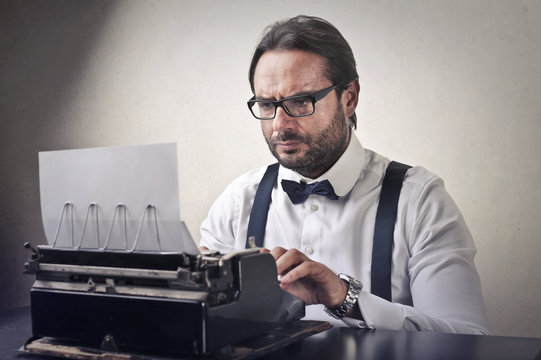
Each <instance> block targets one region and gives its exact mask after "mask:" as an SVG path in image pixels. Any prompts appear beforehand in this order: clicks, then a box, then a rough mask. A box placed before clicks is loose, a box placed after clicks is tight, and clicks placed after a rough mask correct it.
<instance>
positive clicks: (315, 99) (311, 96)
mask: <svg viewBox="0 0 541 360" xmlns="http://www.w3.org/2000/svg"><path fill="white" fill-rule="evenodd" d="M337 87H338V85H331V86H329V87H327V88H325V89H321V90H319V91H316V92H315V93H313V94H309V95H295V96H290V97H286V98H283V99H281V100H256V98H255V95H254V96H252V97H251V98H250V100H248V102H247V105H248V109H250V112H251V113H252V115H253V116H254V117H255V118H256V119H258V120H272V119H274V118H275V117H276V111H277V110H278V108H279V107H281V108H282V109H284V111H285V112H286V114H288V115H289V116H291V117H297V118H299V117H305V116H310V115H313V114H314V113H315V112H316V102H318V101H319V100H321V99H323V98H324V97H325V96H327V95H328V94H329V93H330V92H331V91H332V90H334V89H336V88H337ZM303 97H308V98H309V99H310V101H311V102H312V112H311V113H309V114H302V115H293V114H291V113H290V112H289V110H288V109H287V107H286V106H284V102H285V101H288V100H294V99H298V98H303ZM258 102H266V103H273V104H274V115H273V116H272V117H265V118H262V117H258V116H256V114H255V113H254V111H253V110H252V108H253V107H254V105H255V104H257V103H258Z"/></svg>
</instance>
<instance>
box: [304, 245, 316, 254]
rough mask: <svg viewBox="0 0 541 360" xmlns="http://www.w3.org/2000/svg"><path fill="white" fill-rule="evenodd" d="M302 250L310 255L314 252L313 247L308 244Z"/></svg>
mask: <svg viewBox="0 0 541 360" xmlns="http://www.w3.org/2000/svg"><path fill="white" fill-rule="evenodd" d="M304 252H305V253H306V254H308V255H312V254H313V253H314V249H312V248H311V247H310V246H307V247H305V248H304Z"/></svg>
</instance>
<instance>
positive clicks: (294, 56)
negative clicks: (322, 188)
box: [254, 50, 350, 179]
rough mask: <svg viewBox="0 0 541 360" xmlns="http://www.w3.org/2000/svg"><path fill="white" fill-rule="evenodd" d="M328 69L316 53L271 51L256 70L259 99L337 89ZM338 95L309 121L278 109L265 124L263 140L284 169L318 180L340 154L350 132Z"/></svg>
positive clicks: (317, 107)
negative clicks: (329, 77)
mask: <svg viewBox="0 0 541 360" xmlns="http://www.w3.org/2000/svg"><path fill="white" fill-rule="evenodd" d="M325 70H326V59H325V58H324V57H322V56H320V55H317V54H314V53H310V52H306V51H301V50H272V51H267V52H265V53H264V54H263V55H262V56H261V58H260V59H259V62H258V64H257V67H256V69H255V73H254V90H255V95H256V97H257V98H258V99H268V100H280V99H283V98H285V97H289V96H294V95H310V94H312V93H315V92H316V91H319V90H321V89H324V88H327V87H329V86H331V85H334V84H332V83H331V81H330V80H329V79H328V78H327V77H326V76H325ZM335 91H336V90H333V91H331V93H329V94H328V95H327V96H325V97H324V98H323V99H321V100H319V101H318V102H317V103H316V105H315V113H314V114H312V115H310V116H306V117H291V116H289V115H288V114H287V113H286V112H285V111H284V109H283V108H281V107H279V108H277V110H276V117H275V118H274V119H272V120H261V128H262V130H263V135H264V136H265V140H266V141H267V144H268V145H269V149H270V151H271V152H272V154H273V155H274V157H276V159H277V160H278V161H279V162H280V164H282V165H283V166H285V167H287V168H290V169H292V170H295V171H297V172H298V173H300V174H302V175H304V176H306V177H309V178H312V179H314V178H317V177H318V176H320V175H321V174H323V173H324V172H325V171H327V170H328V169H329V168H330V167H331V166H332V165H333V164H334V163H335V162H336V160H338V158H339V157H340V155H342V153H343V152H344V150H345V149H346V147H347V145H348V142H349V136H350V133H349V132H350V128H349V125H348V121H349V120H348V119H347V117H346V116H345V114H344V108H343V106H344V105H345V104H344V101H341V100H339V99H338V97H337V96H336V93H335ZM342 98H343V97H342Z"/></svg>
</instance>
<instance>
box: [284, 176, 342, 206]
mask: <svg viewBox="0 0 541 360" xmlns="http://www.w3.org/2000/svg"><path fill="white" fill-rule="evenodd" d="M282 189H284V191H285V192H286V193H287V195H288V196H289V198H290V199H291V202H292V203H293V204H300V203H302V202H305V201H306V199H308V196H309V195H310V194H316V195H323V196H326V197H328V198H329V199H331V200H338V195H336V193H335V192H334V189H333V187H332V185H331V183H330V182H329V180H323V181H319V182H315V183H312V184H307V183H305V182H301V183H298V182H296V181H290V180H282Z"/></svg>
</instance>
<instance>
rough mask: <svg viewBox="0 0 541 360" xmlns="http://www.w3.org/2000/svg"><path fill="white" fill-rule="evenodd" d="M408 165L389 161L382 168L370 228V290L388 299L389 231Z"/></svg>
mask: <svg viewBox="0 0 541 360" xmlns="http://www.w3.org/2000/svg"><path fill="white" fill-rule="evenodd" d="M410 167H411V166H408V165H404V164H401V163H399V162H396V161H391V163H390V164H389V166H388V167H387V171H386V172H385V177H384V178H383V184H382V187H381V193H380V197H379V204H378V210H377V213H376V225H375V228H374V243H373V249H372V271H371V278H370V283H371V289H372V290H371V291H372V294H374V295H377V296H379V297H381V298H383V299H386V300H388V301H391V264H392V249H393V232H394V227H395V222H396V215H397V209H398V198H399V197H400V190H401V188H402V182H403V180H404V176H405V175H406V171H407V170H408V169H409V168H410Z"/></svg>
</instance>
